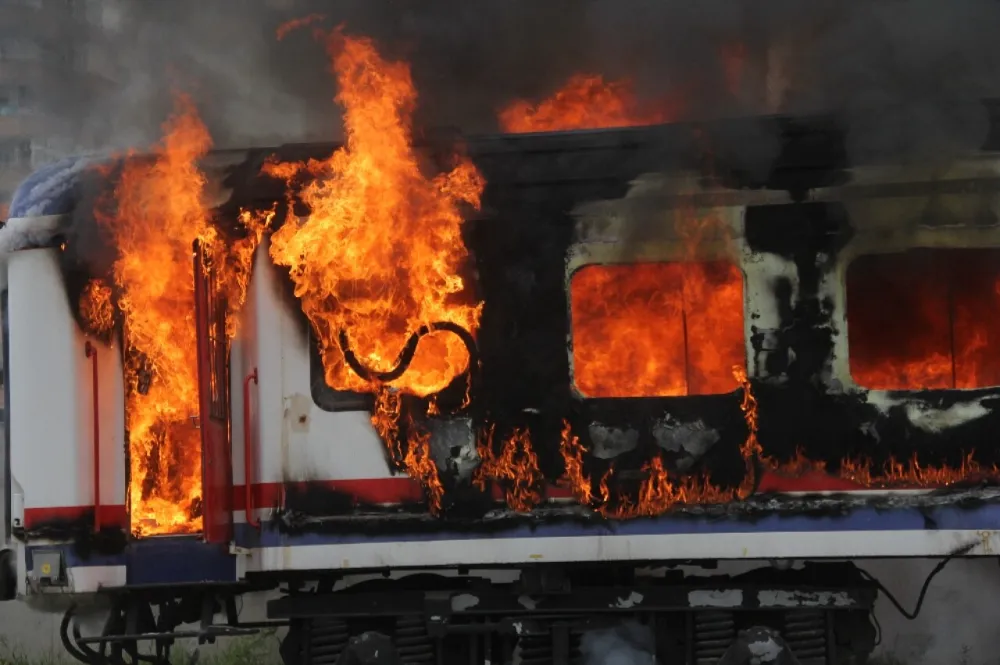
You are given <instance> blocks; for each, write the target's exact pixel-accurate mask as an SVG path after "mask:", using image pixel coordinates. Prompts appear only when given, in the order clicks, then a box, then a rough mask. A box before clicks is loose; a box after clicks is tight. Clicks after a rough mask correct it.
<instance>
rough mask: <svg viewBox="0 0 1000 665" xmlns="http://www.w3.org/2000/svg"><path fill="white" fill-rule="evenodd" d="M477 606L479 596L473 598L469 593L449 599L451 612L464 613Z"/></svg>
mask: <svg viewBox="0 0 1000 665" xmlns="http://www.w3.org/2000/svg"><path fill="white" fill-rule="evenodd" d="M478 604H479V596H473V595H472V594H471V593H460V594H458V595H457V596H453V597H452V599H451V609H452V611H453V612H464V611H465V610H467V609H470V608H472V607H475V606H476V605H478Z"/></svg>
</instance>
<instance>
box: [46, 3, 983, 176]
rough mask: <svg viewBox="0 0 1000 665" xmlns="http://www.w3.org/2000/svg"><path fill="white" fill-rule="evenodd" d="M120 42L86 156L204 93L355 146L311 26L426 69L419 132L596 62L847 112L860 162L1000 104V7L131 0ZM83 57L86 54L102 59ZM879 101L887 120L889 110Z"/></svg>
mask: <svg viewBox="0 0 1000 665" xmlns="http://www.w3.org/2000/svg"><path fill="white" fill-rule="evenodd" d="M107 4H108V7H109V9H107V10H106V11H107V12H113V11H118V12H120V14H119V15H117V17H116V20H115V21H113V22H112V23H113V24H112V25H111V26H110V27H108V28H107V29H106V30H104V31H103V32H100V33H98V32H91V33H89V34H86V35H81V36H80V39H81V40H83V41H84V42H85V43H84V44H82V46H83V47H89V46H93V47H94V48H95V49H97V50H99V51H100V52H101V53H104V54H105V60H106V61H107V62H108V64H109V67H108V69H109V71H110V72H111V76H112V78H113V79H114V80H113V82H112V83H111V84H110V85H108V86H105V87H104V88H102V89H100V90H99V91H98V92H91V93H88V94H83V93H80V94H79V95H77V96H78V97H79V98H78V99H73V100H62V101H61V103H60V105H61V107H62V110H63V115H69V116H70V117H69V118H66V119H60V122H59V125H58V127H54V128H53V130H55V133H57V134H67V133H68V134H69V136H66V137H64V138H65V139H66V141H67V142H68V143H67V144H68V145H70V146H72V147H73V149H74V150H76V149H80V148H84V147H86V148H122V147H129V146H143V145H146V144H148V143H150V142H152V141H154V140H155V139H156V138H157V137H158V136H159V134H160V124H161V123H162V122H163V120H164V119H165V118H166V116H167V114H168V112H169V110H170V108H171V100H170V97H171V94H172V92H173V91H174V90H183V91H185V92H188V93H190V94H191V95H192V96H193V97H194V99H195V100H196V102H197V105H198V108H199V110H200V112H201V113H202V115H203V117H204V119H205V122H206V124H207V125H208V127H209V129H210V131H211V132H212V135H213V137H214V138H215V142H216V145H217V146H218V147H233V146H245V145H262V144H271V143H280V142H296V141H308V140H319V139H326V140H329V139H336V138H338V134H339V128H340V122H339V117H338V111H337V109H336V108H335V107H334V106H333V104H332V101H331V100H332V97H333V94H334V88H333V80H332V77H331V76H330V74H329V63H328V58H327V56H326V54H325V53H324V52H323V49H322V47H321V45H319V44H316V43H315V42H314V40H313V39H312V38H311V28H304V29H301V30H299V31H296V32H293V33H292V34H290V35H289V36H288V37H287V38H286V39H284V40H282V41H280V42H279V41H278V40H277V39H276V38H275V30H276V29H277V27H278V26H279V25H281V24H282V23H284V22H285V21H288V20H290V19H294V18H299V17H303V16H306V15H308V14H311V13H321V14H323V15H324V16H326V20H325V21H324V22H323V23H321V24H320V25H323V26H324V27H327V28H330V27H333V26H334V25H337V24H341V23H342V24H344V25H345V27H346V30H347V31H348V32H350V33H353V34H367V35H370V36H372V37H374V38H375V39H377V40H378V41H379V44H380V46H381V48H382V49H383V50H384V51H385V52H386V53H387V55H390V56H391V57H397V58H405V59H406V60H408V61H409V62H411V63H412V65H413V71H414V77H415V79H416V82H417V85H418V88H419V90H420V95H421V96H420V109H419V117H418V125H419V126H423V127H428V126H448V127H455V128H459V129H461V130H463V131H466V132H485V131H496V128H497V125H496V113H497V111H498V110H499V109H500V108H502V107H503V106H504V105H505V104H506V103H508V102H509V101H511V100H512V99H516V98H539V97H543V96H545V95H548V94H550V93H552V92H553V91H554V90H556V89H557V88H558V87H559V86H560V85H561V84H562V83H563V82H564V81H565V80H566V79H567V78H568V77H569V76H570V75H572V74H573V73H575V72H579V71H591V72H597V73H601V74H603V75H605V76H606V77H608V78H620V77H629V78H631V79H632V80H633V81H634V82H635V84H636V86H637V87H638V90H639V92H640V93H641V95H643V96H644V97H648V98H650V99H669V100H674V101H679V102H680V108H681V109H682V113H683V115H684V116H685V117H689V118H706V117H725V116H743V115H757V114H764V113H776V112H795V113H807V112H808V113H812V112H822V111H828V110H838V111H841V112H844V113H846V114H847V116H848V117H849V118H850V119H851V135H850V148H851V152H852V154H854V155H855V156H860V157H871V156H879V155H883V154H887V153H889V152H892V153H894V154H896V155H898V154H900V153H903V154H905V155H907V156H910V157H915V158H925V157H927V156H934V157H941V156H942V155H944V156H945V157H946V156H947V155H948V154H954V153H955V152H956V151H958V150H964V149H966V148H968V147H972V146H975V145H976V144H977V143H978V142H980V141H981V140H982V139H983V138H984V136H985V132H986V118H985V115H984V112H983V111H982V110H981V109H978V108H976V107H975V106H974V105H967V106H960V105H959V106H956V105H957V104H960V103H963V102H972V101H974V100H976V99H978V98H981V97H983V96H989V95H993V94H995V93H996V88H997V84H998V80H1000V77H998V76H997V74H998V70H1000V67H998V65H1000V40H995V39H994V35H993V32H994V30H993V26H995V25H998V24H1000V3H997V2H994V1H993V0H954V1H953V2H947V3H944V2H940V0H883V1H881V2H870V1H869V0H814V1H813V2H808V3H803V2H800V1H799V0H770V1H769V2H767V3H754V2H746V1H745V0H703V1H702V2H698V3H690V2H686V1H682V0H630V1H629V2H627V3H624V2H620V1H619V0H546V2H538V1H537V0H504V1H503V2H500V1H496V2H475V3H470V2H468V1H467V0H421V1H420V2H416V1H404V0H395V1H391V0H243V1H242V2H240V3H221V2H205V1H200V2H196V1H195V0H172V1H171V2H155V3H154V2H147V3H126V4H123V5H122V6H121V7H119V8H118V9H117V10H115V9H114V7H115V6H114V5H113V3H107ZM83 50H84V51H86V50H87V49H86V48H84V49H83ZM872 108H879V109H881V110H880V111H879V112H878V113H875V114H872V113H869V112H868V111H869V110H870V109H872ZM747 134H748V135H747V136H746V140H745V141H744V140H743V139H744V137H743V136H742V134H740V133H738V132H737V133H735V134H733V135H732V136H727V137H726V138H727V142H728V143H731V144H733V145H735V146H736V147H735V148H734V150H736V151H737V152H739V151H744V152H747V153H749V156H748V157H745V159H746V160H748V161H749V162H750V163H751V164H752V163H753V161H754V158H755V157H759V159H760V160H763V161H765V162H767V161H769V160H771V159H773V156H774V154H775V150H774V146H773V142H771V141H768V140H767V137H766V136H765V137H762V136H760V135H759V134H760V129H759V128H755V129H753V130H748V132H747Z"/></svg>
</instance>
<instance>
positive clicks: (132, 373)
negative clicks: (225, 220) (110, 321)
mask: <svg viewBox="0 0 1000 665" xmlns="http://www.w3.org/2000/svg"><path fill="white" fill-rule="evenodd" d="M164 131H165V137H164V139H163V141H162V143H160V144H159V145H158V146H156V147H155V149H154V151H153V154H154V156H153V159H152V160H151V161H148V162H147V161H138V160H137V161H130V162H127V163H126V164H125V166H124V169H123V171H122V174H121V180H120V181H119V183H118V187H117V188H116V191H115V194H116V199H117V201H116V202H117V209H116V211H115V213H114V214H113V215H112V216H110V217H108V216H104V215H100V214H99V215H98V217H99V219H100V221H101V222H102V223H103V224H105V225H106V226H107V227H108V230H109V231H110V233H111V234H112V236H113V238H114V241H115V244H116V247H117V248H118V253H119V257H118V259H117V260H116V261H115V263H114V268H113V273H114V280H115V282H116V284H117V285H118V287H119V289H120V290H121V297H120V299H119V303H118V306H119V308H120V309H121V312H122V315H123V318H124V326H123V334H124V342H125V345H126V348H127V349H128V353H127V356H126V363H125V375H126V376H125V378H126V385H127V387H128V388H127V393H128V394H127V397H126V407H125V408H126V420H127V430H128V438H129V464H130V475H129V478H130V481H129V511H130V517H131V523H132V529H133V531H134V532H135V533H137V534H156V533H185V532H193V531H197V530H199V529H200V528H201V516H200V514H199V512H198V511H199V508H200V502H201V455H200V451H201V437H200V435H199V431H198V428H197V427H196V425H195V421H196V418H197V415H198V377H197V362H196V332H195V325H194V260H193V258H192V245H193V244H194V242H195V240H202V241H206V242H208V243H211V242H212V241H214V240H215V237H216V234H215V230H214V228H213V227H212V225H211V224H210V222H209V218H208V216H207V214H206V212H205V208H204V206H203V203H202V198H201V197H202V189H203V186H204V183H205V180H204V176H203V175H202V173H201V172H200V171H199V170H198V168H197V166H196V161H197V160H198V159H199V158H200V157H202V156H203V155H204V154H205V153H206V152H207V151H208V149H209V147H210V146H211V139H210V138H209V135H208V131H207V130H206V129H205V126H204V125H203V124H202V123H201V121H200V120H199V119H198V116H197V114H196V112H195V110H194V107H193V105H192V104H191V102H190V100H188V99H187V98H186V97H183V96H181V97H178V98H177V108H176V112H175V115H174V116H173V117H172V118H171V119H170V120H168V122H167V123H166V124H165V125H164ZM88 293H89V294H90V295H91V296H93V299H91V300H89V301H88V302H89V305H88V306H86V307H85V308H84V311H99V310H101V308H103V307H104V305H103V304H102V302H103V300H101V298H103V291H101V290H92V291H89V292H88ZM99 320H101V319H99Z"/></svg>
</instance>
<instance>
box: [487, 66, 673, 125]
mask: <svg viewBox="0 0 1000 665" xmlns="http://www.w3.org/2000/svg"><path fill="white" fill-rule="evenodd" d="M672 115H673V114H672V113H671V112H670V111H669V110H667V109H664V108H653V109H648V108H643V106H642V105H641V104H640V103H639V101H638V99H637V98H636V96H635V93H634V92H633V90H632V85H631V83H630V82H629V81H627V80H623V81H605V80H604V78H603V77H602V76H600V75H595V74H576V75H574V76H572V77H571V78H570V79H569V80H568V81H567V82H566V84H565V85H564V86H563V87H562V88H561V89H560V90H558V91H557V92H555V93H554V94H553V95H552V96H551V97H549V98H547V99H545V100H543V101H541V102H538V103H532V102H530V101H528V100H525V99H518V100H515V101H513V102H511V103H510V104H509V105H508V106H507V107H505V108H504V109H503V110H502V111H500V114H499V122H500V127H501V128H502V129H503V131H505V132H509V133H512V134H521V133H526V132H555V131H566V130H571V129H601V128H604V127H634V126H642V125H655V124H658V123H663V122H668V121H669V120H670V119H671V116H672Z"/></svg>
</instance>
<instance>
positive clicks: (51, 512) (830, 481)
mask: <svg viewBox="0 0 1000 665" xmlns="http://www.w3.org/2000/svg"><path fill="white" fill-rule="evenodd" d="M858 489H863V488H862V487H861V486H859V485H856V484H854V483H852V482H850V481H847V480H842V479H840V478H833V477H830V476H827V475H825V474H821V473H810V474H805V475H803V476H801V477H798V478H787V477H783V476H777V475H774V474H770V473H768V474H765V475H764V477H763V478H762V479H761V483H760V488H759V491H760V492H845V491H852V490H858ZM317 490H318V491H333V492H338V493H341V494H343V495H345V496H348V497H351V498H352V499H354V500H355V501H357V502H358V503H369V504H386V503H388V504H391V503H416V502H419V501H421V500H422V499H423V491H422V490H421V488H420V484H419V483H418V482H417V481H415V480H413V479H412V478H405V477H398V478H361V479H354V480H314V481H308V482H299V483H255V484H254V486H253V502H254V506H255V507H256V508H273V507H275V506H281V505H284V502H285V495H286V494H287V493H288V492H290V491H292V492H294V491H300V492H309V491H317ZM492 495H493V498H494V499H496V500H497V501H503V490H502V489H501V488H499V487H494V488H493V490H492ZM572 496H573V494H572V492H571V491H570V490H568V489H566V488H564V487H558V486H550V487H548V488H547V489H546V491H545V498H546V499H569V498H572ZM232 503H233V510H246V494H245V492H244V491H243V486H242V485H237V486H235V487H233V501H232ZM93 510H94V507H93V506H60V507H54V508H26V509H25V510H24V527H25V528H26V529H29V530H30V529H32V528H36V527H39V526H43V525H50V524H52V523H54V522H73V521H77V520H81V519H83V518H84V517H86V516H87V515H90V514H92V513H93ZM100 510H101V524H103V525H106V526H120V527H124V526H125V525H126V524H128V514H127V511H126V509H125V506H124V505H120V506H114V505H105V506H101V508H100Z"/></svg>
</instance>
